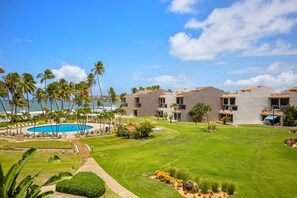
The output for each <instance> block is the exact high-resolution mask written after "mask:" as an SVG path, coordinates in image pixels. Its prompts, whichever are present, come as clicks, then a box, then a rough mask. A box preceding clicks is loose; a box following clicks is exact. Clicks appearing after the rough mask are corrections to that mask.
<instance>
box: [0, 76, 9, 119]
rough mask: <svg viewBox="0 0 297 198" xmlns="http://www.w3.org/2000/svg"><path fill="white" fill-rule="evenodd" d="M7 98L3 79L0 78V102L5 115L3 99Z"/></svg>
mask: <svg viewBox="0 0 297 198" xmlns="http://www.w3.org/2000/svg"><path fill="white" fill-rule="evenodd" d="M7 98H8V91H7V88H6V85H5V83H4V81H2V80H0V103H1V106H2V109H3V111H4V113H5V115H6V116H7V111H6V109H5V106H4V104H3V100H6V99H7Z"/></svg>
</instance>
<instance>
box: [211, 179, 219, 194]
mask: <svg viewBox="0 0 297 198" xmlns="http://www.w3.org/2000/svg"><path fill="white" fill-rule="evenodd" d="M211 190H212V192H219V183H218V182H217V181H212V182H211Z"/></svg>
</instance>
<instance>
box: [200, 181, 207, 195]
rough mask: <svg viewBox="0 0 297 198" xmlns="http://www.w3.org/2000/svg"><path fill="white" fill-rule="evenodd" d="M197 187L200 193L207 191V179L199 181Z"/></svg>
mask: <svg viewBox="0 0 297 198" xmlns="http://www.w3.org/2000/svg"><path fill="white" fill-rule="evenodd" d="M199 188H200V189H201V192H202V193H208V190H209V182H208V181H207V180H203V181H201V182H200V185H199Z"/></svg>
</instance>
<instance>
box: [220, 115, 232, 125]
mask: <svg viewBox="0 0 297 198" xmlns="http://www.w3.org/2000/svg"><path fill="white" fill-rule="evenodd" d="M221 121H222V122H223V124H226V123H227V122H231V118H230V117H229V116H224V117H222V119H221Z"/></svg>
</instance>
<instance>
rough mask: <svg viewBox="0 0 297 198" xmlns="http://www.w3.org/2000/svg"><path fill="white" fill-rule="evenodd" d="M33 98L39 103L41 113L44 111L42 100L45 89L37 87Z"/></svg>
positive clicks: (44, 97) (44, 98) (44, 96)
mask: <svg viewBox="0 0 297 198" xmlns="http://www.w3.org/2000/svg"><path fill="white" fill-rule="evenodd" d="M34 98H35V99H36V100H37V102H38V104H39V105H40V107H41V110H42V113H44V111H43V106H42V102H43V101H45V100H46V95H45V91H44V90H43V89H42V88H38V89H37V90H36V93H35V95H34Z"/></svg>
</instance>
